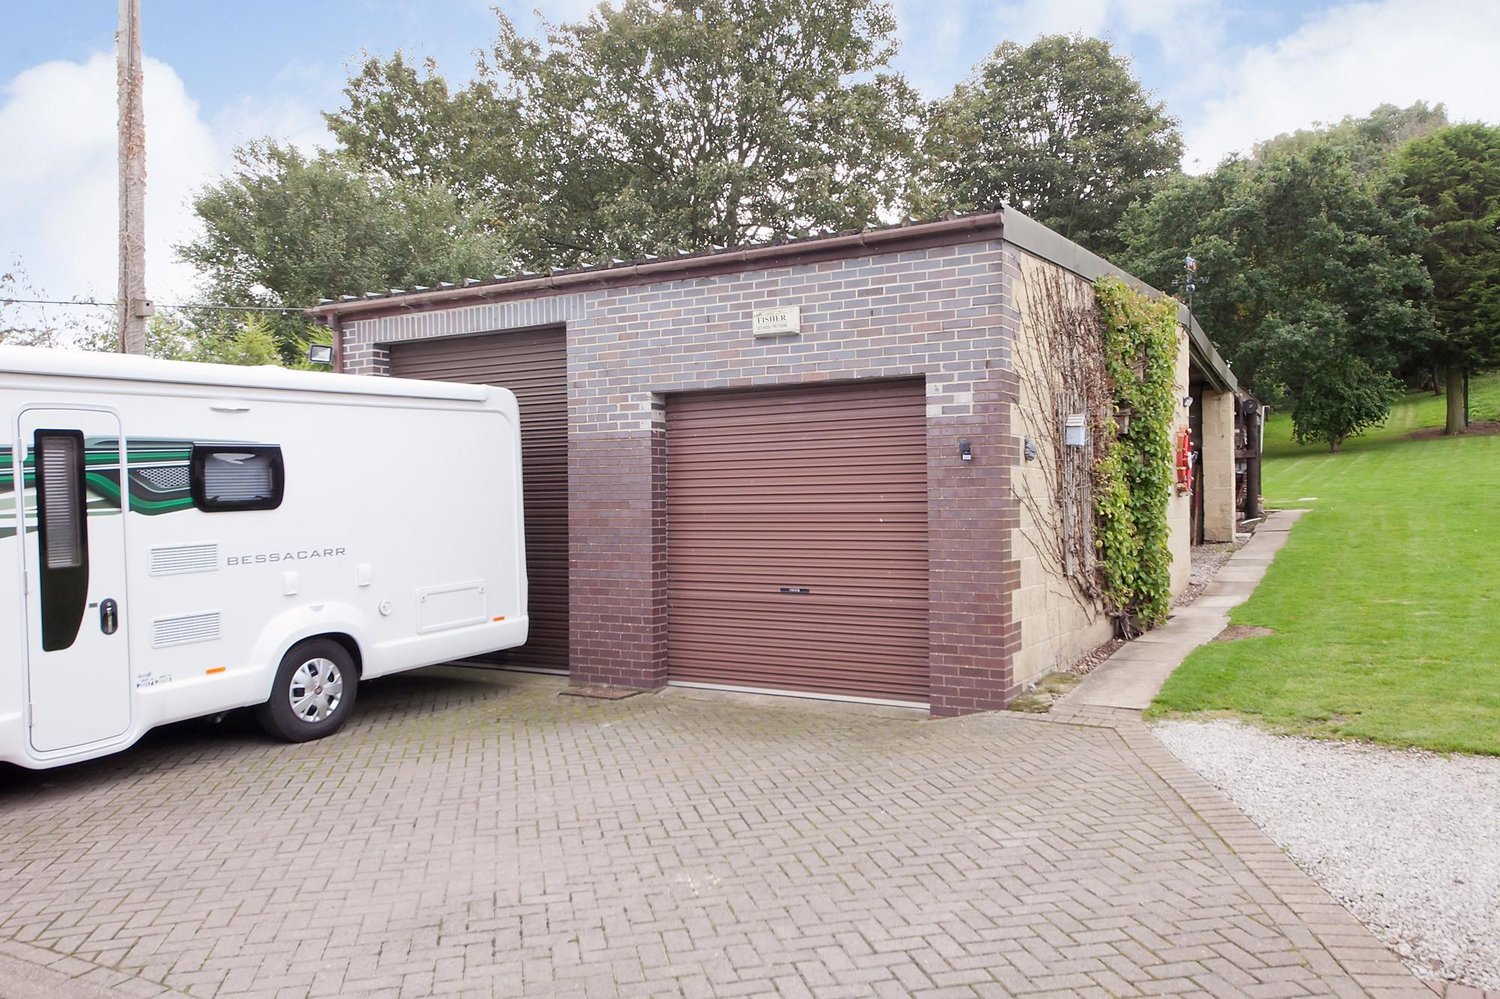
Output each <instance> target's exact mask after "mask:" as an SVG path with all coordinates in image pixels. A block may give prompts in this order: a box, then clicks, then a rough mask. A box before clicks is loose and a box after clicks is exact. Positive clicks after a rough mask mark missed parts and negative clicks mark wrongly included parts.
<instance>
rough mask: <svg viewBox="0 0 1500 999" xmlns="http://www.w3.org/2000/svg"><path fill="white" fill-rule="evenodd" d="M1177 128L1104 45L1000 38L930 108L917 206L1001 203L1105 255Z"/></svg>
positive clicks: (1174, 162) (1172, 164)
mask: <svg viewBox="0 0 1500 999" xmlns="http://www.w3.org/2000/svg"><path fill="white" fill-rule="evenodd" d="M1177 125H1178V122H1177V119H1175V118H1173V117H1171V116H1170V115H1168V114H1167V112H1166V107H1165V105H1164V104H1163V103H1162V102H1160V101H1154V100H1152V99H1151V95H1150V94H1149V93H1147V92H1146V90H1145V89H1144V88H1142V86H1141V84H1140V82H1139V81H1138V80H1136V78H1135V77H1134V76H1133V75H1132V74H1131V71H1130V63H1129V61H1128V60H1127V59H1125V58H1123V57H1121V56H1117V55H1115V54H1114V53H1113V51H1111V49H1110V47H1109V43H1108V42H1105V41H1101V40H1099V39H1097V38H1082V37H1078V36H1066V35H1047V36H1043V37H1041V38H1038V39H1037V40H1036V41H1035V42H1033V43H1032V44H1031V45H1028V46H1024V47H1023V46H1021V45H1018V44H1016V43H1015V42H1005V43H1003V44H1002V45H1000V47H999V48H997V49H995V51H994V53H993V54H992V55H991V56H990V57H989V58H988V59H987V60H985V61H984V62H983V63H982V64H981V65H980V66H979V67H978V68H977V69H976V70H975V72H974V74H973V76H972V77H971V78H970V79H969V80H967V81H965V82H964V83H961V84H959V86H958V87H957V88H955V90H954V91H953V93H952V95H950V96H949V97H947V98H946V99H944V100H942V101H939V102H938V103H937V104H936V105H935V106H934V107H933V109H932V123H931V126H930V128H929V131H928V133H927V137H926V142H925V149H926V152H927V155H928V157H929V161H930V162H929V169H928V182H929V188H930V190H929V193H928V195H927V198H926V205H927V207H928V208H929V209H930V208H945V209H957V210H972V209H980V208H988V207H993V206H997V205H999V204H1000V203H1002V202H1004V203H1007V204H1010V205H1014V206H1015V207H1016V208H1019V209H1020V210H1021V211H1023V212H1025V213H1026V214H1028V215H1030V216H1032V217H1033V218H1035V219H1036V220H1037V221H1039V222H1041V223H1043V224H1045V225H1048V226H1050V227H1052V228H1053V229H1056V230H1057V231H1058V232H1060V233H1062V234H1063V235H1064V236H1067V237H1069V238H1070V239H1074V240H1077V241H1078V242H1080V243H1082V244H1084V245H1085V246H1087V247H1089V248H1090V249H1092V250H1094V251H1096V252H1098V253H1101V254H1104V255H1105V256H1110V255H1113V254H1114V253H1116V252H1117V251H1118V250H1120V249H1121V248H1122V245H1123V244H1122V243H1121V241H1120V239H1119V237H1118V236H1117V235H1116V231H1115V230H1116V227H1117V226H1118V224H1119V222H1120V219H1121V217H1122V216H1123V215H1124V213H1125V210H1126V209H1127V208H1128V207H1129V206H1130V205H1131V204H1132V203H1133V202H1136V201H1140V200H1145V199H1148V198H1149V197H1150V196H1151V195H1152V194H1153V193H1154V192H1155V191H1156V190H1157V189H1158V188H1159V187H1160V186H1161V184H1162V183H1163V182H1164V181H1166V180H1167V178H1169V177H1171V176H1172V175H1173V174H1174V173H1175V172H1176V171H1177V168H1178V164H1179V163H1180V162H1181V160H1182V136H1181V134H1180V133H1179V131H1178V128H1177Z"/></svg>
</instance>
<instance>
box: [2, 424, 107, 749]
mask: <svg viewBox="0 0 1500 999" xmlns="http://www.w3.org/2000/svg"><path fill="white" fill-rule="evenodd" d="M17 431H18V433H19V437H18V440H19V441H20V442H21V445H22V447H23V448H24V449H25V456H26V458H25V474H24V475H23V476H22V491H21V500H22V502H23V503H24V507H23V509H24V511H25V518H26V521H25V522H26V530H24V531H23V532H21V533H22V535H23V538H24V540H23V542H22V551H23V554H22V557H23V558H24V559H25V564H26V596H25V600H26V676H27V688H28V698H27V700H28V701H29V703H30V726H31V745H32V748H33V749H35V750H37V751H38V752H44V753H45V752H52V751H56V750H62V749H70V748H73V747H75V746H85V745H88V744H90V743H96V742H102V741H105V740H107V739H112V738H115V737H116V736H119V735H122V734H124V732H125V730H126V729H127V728H128V727H129V725H130V702H131V693H130V653H129V647H130V646H129V641H128V636H127V625H126V615H127V613H128V611H129V607H128V602H129V598H128V594H127V593H126V592H125V517H124V515H123V514H124V509H125V507H126V505H127V504H128V502H129V500H128V499H126V498H124V497H123V496H122V490H121V482H122V476H121V469H120V444H121V441H120V423H119V420H118V418H117V417H116V416H115V415H114V414H112V413H106V412H96V411H88V410H66V409H27V410H23V411H22V412H21V416H20V420H19V426H18V427H17Z"/></svg>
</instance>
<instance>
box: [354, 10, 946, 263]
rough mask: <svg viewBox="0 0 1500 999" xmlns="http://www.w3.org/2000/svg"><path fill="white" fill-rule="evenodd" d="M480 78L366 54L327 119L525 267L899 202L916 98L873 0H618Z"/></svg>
mask: <svg viewBox="0 0 1500 999" xmlns="http://www.w3.org/2000/svg"><path fill="white" fill-rule="evenodd" d="M497 18H498V25H499V30H498V38H497V40H496V42H495V45H494V47H493V50H492V51H491V52H490V53H489V54H488V55H486V56H485V58H484V59H483V61H482V63H481V66H480V76H479V78H478V79H477V80H476V81H475V82H474V83H473V84H471V85H470V86H468V87H467V88H465V89H463V90H460V91H458V92H455V93H450V91H449V89H448V87H447V85H446V84H445V83H444V81H443V80H442V78H441V77H440V76H439V75H438V74H437V72H436V69H435V67H434V66H433V65H432V64H431V63H430V62H429V63H427V64H426V65H425V67H424V68H423V70H422V71H420V72H419V71H418V70H417V68H415V67H413V66H411V65H409V64H408V63H406V62H405V60H404V59H403V58H402V57H401V56H400V54H399V53H398V54H397V55H396V56H394V57H393V58H391V59H389V60H385V61H382V60H370V61H369V62H367V63H366V64H365V65H364V67H363V68H362V69H361V71H360V72H359V74H358V75H357V76H356V77H355V78H354V79H352V80H351V81H350V84H349V86H348V87H347V88H346V89H345V98H346V104H345V106H344V107H343V108H341V109H340V110H339V111H338V112H336V113H334V114H330V115H328V116H327V120H328V122H329V126H330V128H331V129H332V130H333V132H334V134H335V135H336V136H337V137H338V138H339V140H340V142H341V144H342V146H343V148H344V149H345V150H346V151H347V153H348V154H349V155H350V157H352V159H353V160H354V161H355V162H358V163H359V164H360V165H361V167H362V168H365V169H368V170H371V171H374V172H377V173H378V174H380V175H381V176H382V177H384V178H385V179H387V180H392V181H397V180H399V181H418V182H421V183H432V184H442V185H443V186H444V187H445V188H446V189H447V190H449V191H450V192H452V193H453V195H454V196H455V197H456V198H457V199H458V202H459V203H460V204H461V205H462V206H463V207H464V208H465V210H470V209H471V207H472V204H473V202H475V201H476V200H480V201H483V202H484V203H485V210H486V211H487V216H486V217H485V218H483V219H482V220H481V221H482V224H483V225H488V226H493V227H495V228H496V229H497V230H499V231H501V232H503V233H504V235H505V237H506V243H507V245H508V246H509V247H510V248H511V249H512V250H513V253H514V257H515V260H516V262H518V263H519V264H521V265H523V266H527V267H533V268H542V267H555V266H573V265H576V264H579V263H591V262H595V261H603V260H608V259H610V258H612V257H634V256H640V255H643V254H647V253H661V252H667V251H670V250H701V249H708V248H709V247H711V246H715V245H721V246H722V245H733V244H738V243H745V242H754V241H759V240H766V239H774V238H782V237H791V236H800V235H804V234H807V233H809V232H812V231H815V230H820V229H847V228H855V227H860V226H864V225H868V224H871V223H873V222H876V221H878V219H879V218H880V217H881V216H882V214H892V213H894V212H895V211H896V210H897V209H898V208H899V207H901V206H902V205H904V204H905V202H906V200H907V198H908V195H909V191H908V186H909V183H910V177H911V175H912V169H911V162H912V159H913V156H914V154H915V147H916V131H917V125H918V118H919V115H920V110H921V107H920V101H919V100H918V98H917V96H916V94H915V92H914V91H913V90H912V88H911V87H910V86H909V85H908V84H907V83H906V82H905V80H904V79H902V78H901V77H900V76H899V75H897V74H894V73H891V72H889V70H888V66H889V62H890V59H891V56H892V55H893V54H894V52H895V40H894V39H895V27H896V23H895V18H894V15H893V14H892V12H891V9H890V6H889V4H887V3H884V2H878V0H830V2H826V3H819V4H805V3H799V2H794V0H625V2H623V3H621V4H618V5H611V4H604V5H601V6H600V7H598V8H597V9H595V10H594V11H592V12H591V13H590V14H589V15H588V17H587V18H586V19H584V20H582V21H579V22H576V23H569V24H560V25H555V24H551V23H548V22H545V21H543V22H542V29H543V37H542V38H541V40H535V39H532V38H530V37H527V36H526V35H523V34H522V33H521V32H520V31H518V30H517V28H516V26H515V24H514V23H513V22H512V21H511V20H510V19H509V18H507V17H506V16H505V15H504V14H502V13H499V12H498V11H497Z"/></svg>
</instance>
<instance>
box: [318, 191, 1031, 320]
mask: <svg viewBox="0 0 1500 999" xmlns="http://www.w3.org/2000/svg"><path fill="white" fill-rule="evenodd" d="M1004 218H1005V213H1004V212H1002V211H997V212H984V213H979V214H974V215H960V216H955V217H953V218H946V219H938V220H936V221H932V222H913V223H909V224H904V225H893V226H887V227H885V228H880V229H869V230H863V231H860V232H851V233H839V234H836V235H830V236H811V237H807V238H805V239H798V240H792V241H787V242H781V243H763V244H758V245H754V246H745V247H740V248H736V249H732V250H713V251H709V252H706V253H698V254H690V255H687V256H680V257H678V256H674V257H663V258H660V259H656V260H644V261H637V262H633V263H628V264H618V265H613V266H607V267H593V268H588V269H583V270H572V271H560V272H553V273H550V274H539V275H534V276H529V277H527V276H522V277H513V278H504V279H501V280H496V281H487V282H481V283H479V284H473V285H466V286H461V287H453V288H439V289H435V290H430V291H420V292H404V293H402V294H399V295H380V296H376V297H371V298H363V299H354V300H352V301H344V302H328V303H325V304H323V305H318V306H314V307H313V308H311V309H307V310H305V311H304V313H303V314H304V315H306V316H307V317H309V318H310V319H314V320H328V319H339V320H342V319H346V318H347V319H350V320H356V321H357V320H359V319H364V318H375V317H377V316H380V315H383V314H391V313H399V312H424V311H428V310H431V309H435V308H444V307H454V308H458V307H463V306H466V305H472V304H481V303H484V302H487V301H490V300H492V299H510V298H520V297H527V296H529V295H534V294H539V293H540V294H545V293H551V292H567V291H585V290H591V289H595V288H604V287H612V286H621V285H635V284H653V283H657V282H664V281H678V280H684V279H687V278H693V277H698V276H709V275H713V274H723V273H733V272H737V271H747V270H755V269H759V268H765V267H779V266H787V265H791V264H798V263H811V262H817V261H823V260H837V259H841V258H849V257H858V256H863V255H866V254H872V253H897V252H900V251H901V250H903V249H915V248H919V247H927V246H943V245H949V244H952V245H958V244H961V243H965V242H973V241H975V240H978V239H999V238H1001V237H1002V226H1003V220H1004Z"/></svg>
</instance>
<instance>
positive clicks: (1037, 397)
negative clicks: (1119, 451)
mask: <svg viewBox="0 0 1500 999" xmlns="http://www.w3.org/2000/svg"><path fill="white" fill-rule="evenodd" d="M1023 275H1024V277H1023V281H1022V284H1023V287H1024V289H1025V290H1024V295H1023V299H1024V300H1023V302H1022V315H1021V330H1022V334H1021V341H1020V342H1019V343H1017V345H1016V349H1015V366H1016V375H1017V378H1018V380H1019V382H1020V390H1021V401H1020V405H1019V406H1018V407H1017V408H1018V410H1019V412H1020V417H1021V427H1022V430H1023V432H1024V433H1025V435H1026V437H1027V438H1029V439H1030V440H1031V441H1033V442H1035V444H1036V452H1037V456H1036V471H1035V474H1027V473H1025V472H1023V474H1022V475H1020V476H1019V477H1018V480H1019V482H1020V488H1018V489H1017V490H1016V493H1017V496H1018V497H1019V499H1020V501H1021V503H1022V504H1023V506H1025V508H1026V510H1027V512H1028V513H1029V514H1030V518H1031V522H1032V525H1033V527H1034V529H1035V530H1036V532H1037V537H1035V538H1034V539H1033V540H1034V543H1035V544H1036V547H1037V554H1038V555H1039V556H1040V558H1039V561H1040V562H1041V564H1042V566H1043V568H1044V569H1045V570H1046V571H1047V572H1048V573H1049V574H1050V575H1051V576H1052V577H1053V578H1054V579H1057V580H1060V581H1062V582H1065V583H1066V584H1067V587H1068V589H1069V591H1070V593H1071V595H1072V597H1073V599H1074V600H1075V601H1076V602H1077V604H1078V605H1079V606H1080V607H1082V608H1083V609H1084V611H1085V612H1086V613H1087V615H1088V619H1089V620H1090V621H1092V620H1094V619H1095V617H1096V616H1097V615H1098V613H1099V612H1100V611H1101V609H1102V608H1101V603H1100V600H1101V597H1102V595H1103V584H1102V580H1101V578H1100V568H1099V559H1098V555H1097V552H1096V551H1095V548H1094V502H1093V499H1094V490H1093V482H1094V468H1095V466H1096V465H1097V464H1098V462H1099V460H1100V459H1101V458H1102V457H1103V456H1104V453H1105V445H1106V443H1107V441H1108V439H1109V438H1110V437H1112V436H1113V435H1114V433H1115V426H1114V414H1113V413H1112V412H1111V408H1112V401H1111V400H1112V399H1113V394H1112V392H1111V391H1110V385H1109V378H1108V376H1107V375H1106V373H1105V369H1104V351H1103V338H1102V333H1101V325H1100V324H1101V322H1102V320H1101V319H1100V316H1099V310H1098V307H1097V306H1096V305H1095V304H1094V292H1093V288H1092V287H1091V286H1090V285H1088V284H1087V283H1085V282H1083V281H1079V280H1076V279H1072V278H1071V277H1070V276H1068V275H1065V274H1064V273H1063V272H1061V271H1058V270H1056V269H1054V268H1051V267H1045V266H1032V267H1027V268H1025V269H1024V270H1023ZM1076 414H1082V415H1083V417H1084V426H1085V427H1086V428H1087V431H1088V433H1087V438H1086V443H1085V444H1084V446H1082V447H1077V446H1069V445H1068V444H1067V443H1066V440H1065V437H1066V429H1065V427H1066V424H1067V418H1068V417H1069V416H1072V415H1076ZM1030 464H1031V463H1030V462H1023V468H1024V466H1026V465H1030ZM1038 478H1039V479H1040V480H1041V482H1042V485H1041V486H1040V487H1038V486H1037V484H1036V483H1037V479H1038Z"/></svg>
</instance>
